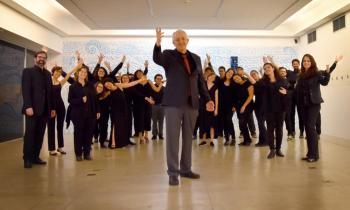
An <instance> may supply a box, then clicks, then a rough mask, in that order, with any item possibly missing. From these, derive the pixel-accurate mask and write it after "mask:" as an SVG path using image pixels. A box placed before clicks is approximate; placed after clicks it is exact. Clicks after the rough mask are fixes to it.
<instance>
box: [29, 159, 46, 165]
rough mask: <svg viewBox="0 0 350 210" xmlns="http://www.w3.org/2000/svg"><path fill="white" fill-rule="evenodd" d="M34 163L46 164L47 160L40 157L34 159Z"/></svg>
mask: <svg viewBox="0 0 350 210" xmlns="http://www.w3.org/2000/svg"><path fill="white" fill-rule="evenodd" d="M32 163H33V164H36V165H46V161H43V160H42V159H40V158H37V159H35V160H33V162H32Z"/></svg>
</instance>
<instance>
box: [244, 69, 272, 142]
mask: <svg viewBox="0 0 350 210" xmlns="http://www.w3.org/2000/svg"><path fill="white" fill-rule="evenodd" d="M248 78H253V79H254V80H255V81H256V83H259V81H260V79H261V78H260V75H259V73H258V71H256V70H252V71H250V77H248ZM249 81H251V80H249ZM254 95H255V101H254V112H255V116H256V120H257V121H258V128H259V141H258V142H257V143H256V144H255V146H256V147H264V146H268V142H267V136H266V133H267V131H266V125H265V123H266V119H265V116H264V109H263V99H264V89H263V88H260V87H259V86H258V85H256V84H254Z"/></svg>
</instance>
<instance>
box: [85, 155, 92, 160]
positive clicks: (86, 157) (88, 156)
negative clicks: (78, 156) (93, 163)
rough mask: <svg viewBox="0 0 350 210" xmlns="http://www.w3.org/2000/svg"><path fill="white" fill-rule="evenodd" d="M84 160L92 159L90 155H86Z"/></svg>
mask: <svg viewBox="0 0 350 210" xmlns="http://www.w3.org/2000/svg"><path fill="white" fill-rule="evenodd" d="M84 160H92V158H91V156H90V155H87V156H84Z"/></svg>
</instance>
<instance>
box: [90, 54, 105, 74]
mask: <svg viewBox="0 0 350 210" xmlns="http://www.w3.org/2000/svg"><path fill="white" fill-rule="evenodd" d="M104 58H105V57H104V55H103V54H102V53H100V54H99V55H97V63H96V66H95V68H94V71H93V72H92V74H93V75H95V74H96V73H97V71H98V69H99V68H100V67H101V63H102V61H103V59H104Z"/></svg>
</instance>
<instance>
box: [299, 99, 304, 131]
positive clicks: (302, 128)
mask: <svg viewBox="0 0 350 210" xmlns="http://www.w3.org/2000/svg"><path fill="white" fill-rule="evenodd" d="M297 112H298V119H299V131H300V134H304V131H305V124H304V122H305V119H304V113H303V112H304V109H303V108H302V107H301V105H299V104H297Z"/></svg>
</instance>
